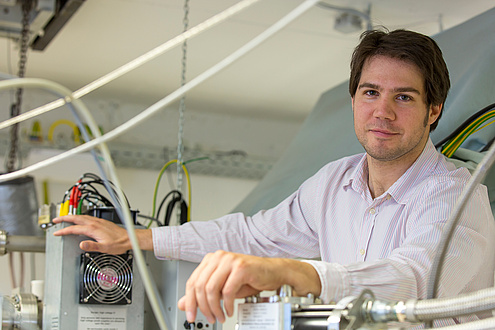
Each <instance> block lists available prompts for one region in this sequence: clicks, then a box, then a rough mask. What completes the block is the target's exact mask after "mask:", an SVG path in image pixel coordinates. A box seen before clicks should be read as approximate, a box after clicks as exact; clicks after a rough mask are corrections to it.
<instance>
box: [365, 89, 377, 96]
mask: <svg viewBox="0 0 495 330" xmlns="http://www.w3.org/2000/svg"><path fill="white" fill-rule="evenodd" d="M364 94H365V95H368V96H376V95H378V92H377V91H372V90H369V91H365V92H364Z"/></svg>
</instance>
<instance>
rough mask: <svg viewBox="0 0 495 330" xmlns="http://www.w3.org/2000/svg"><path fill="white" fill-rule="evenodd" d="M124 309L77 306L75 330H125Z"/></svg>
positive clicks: (125, 310)
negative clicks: (77, 313)
mask: <svg viewBox="0 0 495 330" xmlns="http://www.w3.org/2000/svg"><path fill="white" fill-rule="evenodd" d="M126 316H127V308H126V307H121V308H118V307H108V306H91V307H88V306H79V322H78V326H77V330H126V321H127V320H126Z"/></svg>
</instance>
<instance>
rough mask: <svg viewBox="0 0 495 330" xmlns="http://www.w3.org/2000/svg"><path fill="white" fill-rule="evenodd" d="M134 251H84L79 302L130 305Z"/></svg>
mask: <svg viewBox="0 0 495 330" xmlns="http://www.w3.org/2000/svg"><path fill="white" fill-rule="evenodd" d="M132 279H133V277H132V253H130V252H127V253H125V254H121V255H110V254H104V253H97V252H92V253H89V252H87V253H83V254H81V272H80V290H79V302H80V303H81V304H105V305H128V304H131V302H132Z"/></svg>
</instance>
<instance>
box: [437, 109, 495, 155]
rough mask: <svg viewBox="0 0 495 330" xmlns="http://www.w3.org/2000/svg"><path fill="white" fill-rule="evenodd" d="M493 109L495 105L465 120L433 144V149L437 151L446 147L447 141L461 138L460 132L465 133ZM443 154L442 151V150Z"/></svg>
mask: <svg viewBox="0 0 495 330" xmlns="http://www.w3.org/2000/svg"><path fill="white" fill-rule="evenodd" d="M494 109H495V103H493V104H490V105H488V106H486V107H484V108H483V109H481V110H479V111H478V112H476V113H475V114H473V115H471V116H470V117H469V118H468V119H466V120H465V121H464V122H463V123H462V124H461V125H459V127H458V128H456V129H455V130H454V131H453V132H452V133H451V134H449V135H448V136H447V137H445V138H444V139H442V140H441V141H439V142H438V143H436V144H435V148H437V149H439V148H440V147H442V146H443V145H446V144H447V143H448V142H449V141H451V140H454V139H455V138H456V137H457V136H461V135H462V132H463V131H465V130H466V129H467V128H468V127H469V126H470V125H472V124H473V123H474V122H475V121H476V120H477V119H478V118H481V117H482V116H484V115H486V114H487V113H488V112H490V111H492V110H494ZM442 153H443V150H442Z"/></svg>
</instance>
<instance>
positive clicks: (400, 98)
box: [397, 95, 411, 101]
mask: <svg viewBox="0 0 495 330" xmlns="http://www.w3.org/2000/svg"><path fill="white" fill-rule="evenodd" d="M397 99H399V100H401V101H410V100H411V97H410V96H409V95H399V96H397Z"/></svg>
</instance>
